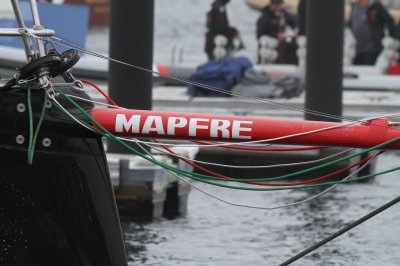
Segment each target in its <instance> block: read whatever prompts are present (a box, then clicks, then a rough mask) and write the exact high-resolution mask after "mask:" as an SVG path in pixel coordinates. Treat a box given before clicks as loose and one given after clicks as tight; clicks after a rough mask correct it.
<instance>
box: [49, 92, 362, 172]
mask: <svg viewBox="0 0 400 266" xmlns="http://www.w3.org/2000/svg"><path fill="white" fill-rule="evenodd" d="M66 95H67V96H69V97H71V98H76V99H79V100H82V101H85V102H90V103H96V102H94V101H91V100H88V99H85V98H81V97H77V96H74V95H70V94H66ZM53 100H55V99H54V98H53ZM55 101H56V100H55ZM58 105H59V104H58ZM59 106H60V105H59ZM110 107H115V106H114V105H110ZM62 111H63V112H64V113H66V112H67V111H66V110H65V109H64V110H62ZM70 117H71V116H70ZM71 118H72V119H74V120H75V121H76V122H78V123H79V124H81V123H80V121H77V120H76V119H75V117H71ZM81 125H82V126H84V127H85V128H86V129H89V130H92V129H90V128H89V127H88V126H86V125H83V124H81ZM96 133H98V132H96ZM117 138H118V139H120V140H123V141H128V142H135V143H136V144H137V145H139V144H140V143H142V144H144V145H146V146H147V147H150V148H151V149H154V150H156V151H158V152H162V153H164V154H169V155H171V156H174V157H177V158H183V159H186V160H189V161H192V162H195V163H200V164H205V165H212V166H219V167H227V168H253V169H257V168H277V167H289V166H299V165H306V164H315V163H319V162H322V161H326V160H328V159H331V158H334V157H337V156H339V155H343V154H346V153H349V152H351V151H354V150H355V148H350V149H347V150H345V151H341V152H338V153H336V154H332V155H329V156H326V157H324V158H321V159H317V160H312V161H305V162H298V163H290V164H277V165H227V164H218V163H211V162H205V161H199V160H194V159H191V158H188V157H184V156H182V155H179V154H171V153H169V152H167V151H165V150H162V149H158V148H156V147H153V146H151V145H150V144H153V143H152V142H145V141H140V140H138V139H136V138H122V137H117ZM239 144H240V143H239ZM161 145H171V146H174V147H175V146H176V144H175V145H174V144H170V143H160V146H161ZM185 147H186V146H185ZM194 147H198V146H194Z"/></svg>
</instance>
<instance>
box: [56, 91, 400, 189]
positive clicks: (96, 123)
mask: <svg viewBox="0 0 400 266" xmlns="http://www.w3.org/2000/svg"><path fill="white" fill-rule="evenodd" d="M57 92H58V93H59V94H61V95H62V96H63V97H64V98H65V99H66V100H67V101H68V102H70V103H71V104H72V105H74V106H75V107H76V108H78V109H79V110H80V111H81V112H82V114H83V115H84V116H86V117H87V118H88V119H89V120H91V121H92V123H94V124H95V125H96V127H98V128H99V129H101V130H102V131H103V133H102V134H103V135H104V136H106V137H107V138H110V139H111V140H112V141H114V142H116V143H118V144H120V145H121V146H123V147H125V148H126V149H128V150H130V151H132V152H133V153H134V154H136V155H139V156H140V157H142V158H144V159H147V160H148V161H150V162H152V163H154V164H156V165H158V166H161V167H163V168H166V169H169V170H172V171H175V172H177V173H179V174H182V175H184V176H186V177H189V178H191V179H194V180H197V181H201V182H204V183H207V184H211V185H215V186H220V187H227V188H232V189H241V190H252V191H274V190H289V189H303V188H311V187H320V186H326V185H332V184H345V183H351V182H355V181H358V180H363V179H367V178H370V177H373V176H379V175H383V174H387V173H390V172H394V171H398V170H400V167H396V168H392V169H390V170H386V171H381V172H379V173H375V174H370V175H365V176H362V177H358V178H353V179H350V180H345V181H337V182H325V183H318V184H309V185H304V186H298V187H284V188H253V187H238V186H230V185H225V184H220V183H216V182H212V181H208V180H205V179H203V178H201V177H205V178H207V177H209V176H205V175H200V174H195V173H190V172H187V171H184V170H181V169H178V168H175V167H172V166H170V165H167V164H164V163H162V162H159V161H154V160H152V159H151V158H148V157H147V156H145V155H144V154H142V153H140V152H138V151H137V150H135V149H133V148H132V147H131V146H129V145H127V144H126V143H124V142H123V141H121V140H119V139H117V138H116V137H115V136H114V135H113V134H111V133H110V132H109V131H108V130H107V129H105V128H104V127H103V126H102V125H101V124H99V123H98V122H97V121H96V120H95V119H93V118H92V117H91V116H90V115H89V114H88V113H87V112H86V111H85V110H84V109H82V108H81V107H80V106H79V105H78V104H77V103H76V102H74V101H73V100H72V99H71V98H68V96H66V95H65V94H64V93H63V92H62V91H59V90H57ZM399 140H400V138H395V139H392V140H390V141H387V142H384V143H382V144H379V145H377V146H374V147H372V148H370V149H367V150H365V152H369V151H371V150H375V149H379V148H381V147H383V146H385V145H390V144H392V143H394V142H396V141H399Z"/></svg>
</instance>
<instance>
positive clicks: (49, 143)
mask: <svg viewBox="0 0 400 266" xmlns="http://www.w3.org/2000/svg"><path fill="white" fill-rule="evenodd" d="M42 144H43V146H44V147H46V148H48V147H50V146H51V139H49V138H44V139H43V141H42Z"/></svg>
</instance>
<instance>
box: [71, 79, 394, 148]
mask: <svg viewBox="0 0 400 266" xmlns="http://www.w3.org/2000/svg"><path fill="white" fill-rule="evenodd" d="M87 82H89V83H88V84H91V85H93V86H94V88H96V89H97V90H98V91H99V92H100V93H101V94H102V95H103V96H104V97H106V99H108V100H109V101H110V102H112V103H114V107H115V108H121V107H119V106H118V105H117V104H115V102H114V101H113V100H112V99H111V98H110V97H109V96H108V95H107V94H106V93H105V92H104V91H103V90H101V89H100V88H99V87H98V86H97V85H96V84H94V83H92V82H90V81H87ZM78 98H79V97H78ZM398 115H399V114H391V115H389V116H378V117H373V118H367V119H362V120H357V121H354V123H362V122H366V121H369V120H372V119H378V118H383V117H392V116H398ZM351 124H353V123H349V124H342V125H338V126H333V127H327V128H323V129H318V130H314V131H308V132H303V133H300V134H293V135H287V136H284V137H281V138H274V139H266V140H257V141H248V142H240V144H239V143H222V144H210V143H209V142H203V143H206V144H200V145H206V146H208V147H217V146H218V147H222V146H231V145H243V144H248V143H259V142H268V141H274V140H280V139H286V138H291V137H298V136H303V135H306V134H311V133H317V132H321V131H325V130H328V129H334V128H337V127H344V126H347V125H351ZM369 124H371V123H369ZM193 142H198V143H202V142H200V141H193ZM143 143H147V144H149V145H152V144H153V143H151V142H143ZM157 144H159V143H157ZM159 145H161V144H159ZM162 145H165V146H167V145H171V144H162ZM172 145H173V146H178V145H179V144H178V145H176V144H175V145H174V144H172ZM200 145H195V147H198V146H200ZM180 146H185V147H190V146H191V145H190V146H189V145H180ZM230 148H232V149H249V150H253V149H254V150H258V149H257V148H247V147H246V148H244V147H236V148H235V147H230ZM320 148H322V147H300V148H274V149H271V150H269V149H267V150H266V151H268V150H269V151H295V150H308V149H310V150H312V149H320ZM261 150H262V149H261Z"/></svg>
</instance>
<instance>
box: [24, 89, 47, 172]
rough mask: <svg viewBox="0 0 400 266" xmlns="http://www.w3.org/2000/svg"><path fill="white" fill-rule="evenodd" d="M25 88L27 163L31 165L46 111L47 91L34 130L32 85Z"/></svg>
mask: <svg viewBox="0 0 400 266" xmlns="http://www.w3.org/2000/svg"><path fill="white" fill-rule="evenodd" d="M27 90H28V93H27V97H28V99H27V102H28V120H29V140H28V141H29V142H28V165H32V163H33V156H34V154H35V147H36V140H37V137H38V135H39V131H40V128H41V126H42V123H43V120H44V116H45V113H46V102H47V93H44V99H43V105H42V110H41V113H40V117H39V121H38V124H37V126H36V129H35V130H34V129H33V111H32V87H27ZM34 131H35V132H34Z"/></svg>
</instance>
